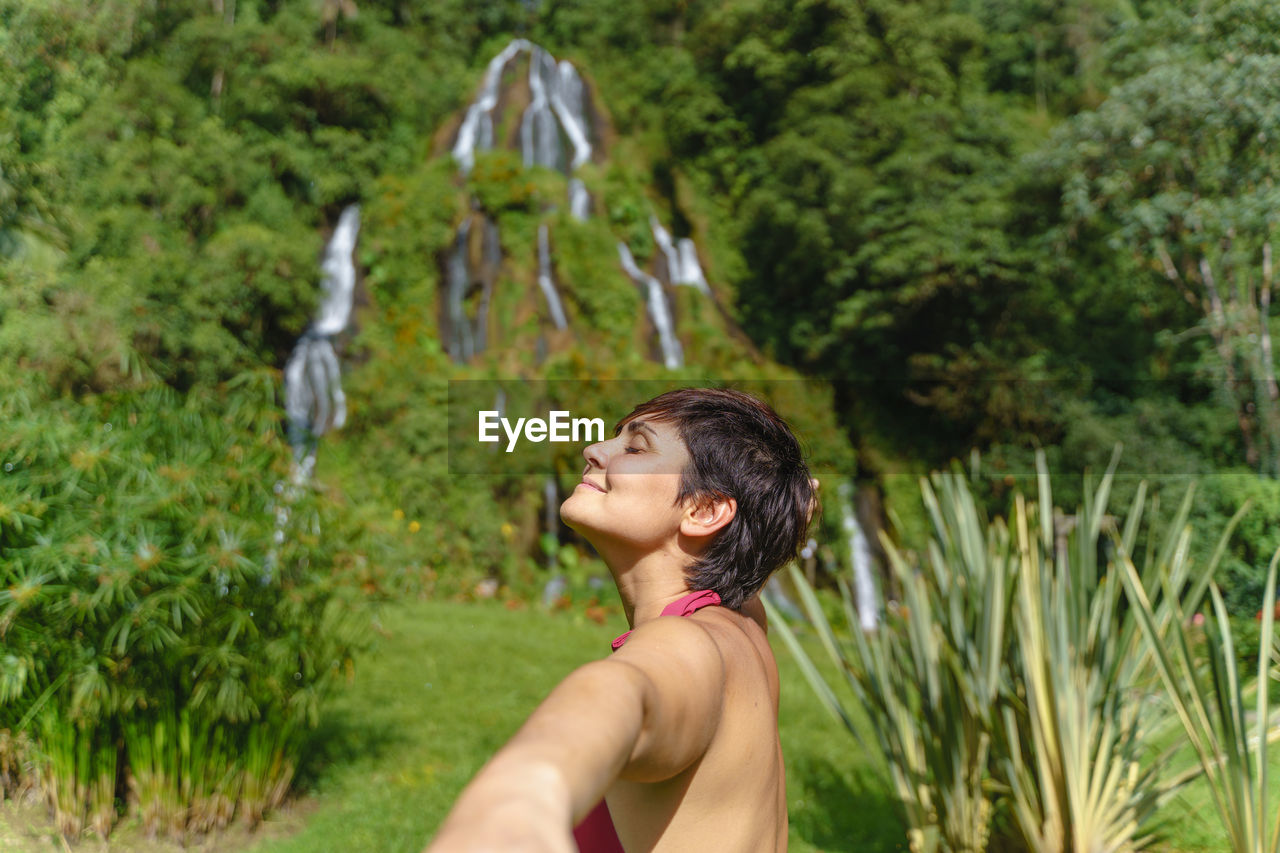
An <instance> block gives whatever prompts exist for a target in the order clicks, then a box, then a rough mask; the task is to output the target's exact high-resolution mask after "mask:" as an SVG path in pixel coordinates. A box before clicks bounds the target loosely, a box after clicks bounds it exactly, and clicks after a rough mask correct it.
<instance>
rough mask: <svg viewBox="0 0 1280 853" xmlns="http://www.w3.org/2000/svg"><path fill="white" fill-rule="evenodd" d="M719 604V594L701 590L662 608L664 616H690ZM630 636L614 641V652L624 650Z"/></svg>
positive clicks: (628, 632)
mask: <svg viewBox="0 0 1280 853" xmlns="http://www.w3.org/2000/svg"><path fill="white" fill-rule="evenodd" d="M719 603H720V594H719V593H718V592H712V591H711V590H709V589H700V590H698V591H697V592H691V593H689V594H688V595H686V596H685V597H684V598H679V599H676V600H675V601H673V602H671V603H670V604H668V605H667V606H666V607H664V608H662V615H663V616H689V615H691V614H693V613H697V612H698V611H699V610H701V609H702V608H704V607H715V606H716V605H718V604H719ZM630 636H631V632H630V631H627V632H626V633H625V634H623V635H622V636H620V637H618V638H617V639H616V640H614V641H613V644H612V645H613V650H614V651H615V652H616V651H617V650H618V649H620V648H622V647H623V646H624V645H625V644H626V642H627V638H628V637H630Z"/></svg>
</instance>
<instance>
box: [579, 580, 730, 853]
mask: <svg viewBox="0 0 1280 853" xmlns="http://www.w3.org/2000/svg"><path fill="white" fill-rule="evenodd" d="M719 603H720V595H719V594H718V593H715V592H712V591H711V590H709V589H704V590H699V591H697V592H691V593H689V594H688V595H686V596H685V597H684V598H681V599H678V600H676V601H673V602H671V603H670V604H668V605H667V606H666V607H664V608H662V615H663V616H688V615H690V614H691V613H696V612H698V611H699V610H701V609H702V608H704V607H715V606H716V605H718V604H719ZM630 636H631V632H630V631H627V632H626V633H625V634H623V635H622V636H620V637H618V638H617V639H616V640H614V641H613V650H614V651H615V652H616V651H617V650H618V649H620V648H622V646H623V644H625V643H626V642H627V638H628V637H630ZM573 840H574V841H576V842H578V850H579V853H626V851H624V850H623V849H622V842H621V841H619V840H618V832H617V830H615V829H614V828H613V817H612V816H611V815H610V814H609V804H608V803H606V802H605V801H604V800H603V799H602V800H600V802H599V803H597V804H596V807H595V808H594V809H592V810H591V813H590V814H589V815H587V816H586V817H585V818H584V819H583V821H582V823H580V824H578V825H577V826H576V827H575V828H574V830H573Z"/></svg>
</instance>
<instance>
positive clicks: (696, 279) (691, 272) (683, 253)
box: [676, 237, 711, 296]
mask: <svg viewBox="0 0 1280 853" xmlns="http://www.w3.org/2000/svg"><path fill="white" fill-rule="evenodd" d="M677 251H678V253H679V255H680V277H679V278H678V279H676V284H691V285H693V286H694V287H696V288H698V290H700V291H702V292H703V293H705V294H706V295H707V296H710V295H711V288H710V286H708V285H707V277H706V276H705V275H703V274H702V264H700V263H698V247H697V246H695V245H693V241H692V240H690V239H689V238H688V237H682V238H681V239H680V242H679V244H677Z"/></svg>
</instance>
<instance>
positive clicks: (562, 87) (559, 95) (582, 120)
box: [544, 52, 591, 170]
mask: <svg viewBox="0 0 1280 853" xmlns="http://www.w3.org/2000/svg"><path fill="white" fill-rule="evenodd" d="M544 53H545V52H544ZM549 58H550V57H549V56H548V59H549ZM557 68H558V71H559V74H558V80H557V83H558V85H556V86H553V87H552V88H551V92H550V93H549V94H550V98H551V108H552V109H553V110H555V111H556V115H557V116H559V117H560V124H561V125H562V126H563V127H564V132H565V135H566V136H568V137H569V142H570V143H572V145H573V162H572V163H570V164H569V169H570V170H573V169H577V168H578V167H579V166H581V165H582V164H583V163H585V162H587V161H588V160H590V159H591V142H590V141H589V140H588V139H587V131H586V127H587V122H586V114H585V113H584V112H583V100H584V99H583V97H582V78H581V77H579V76H578V71H577V69H576V68H574V67H573V65H572V64H570V63H569V61H568V60H561V62H560V65H559V66H557Z"/></svg>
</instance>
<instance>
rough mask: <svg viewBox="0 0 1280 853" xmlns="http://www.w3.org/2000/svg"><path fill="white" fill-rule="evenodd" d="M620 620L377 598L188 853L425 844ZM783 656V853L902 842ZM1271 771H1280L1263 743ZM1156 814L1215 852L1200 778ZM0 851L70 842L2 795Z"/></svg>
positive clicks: (87, 845) (132, 830)
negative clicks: (296, 775) (274, 779)
mask: <svg viewBox="0 0 1280 853" xmlns="http://www.w3.org/2000/svg"><path fill="white" fill-rule="evenodd" d="M624 629H625V624H624V623H623V622H622V619H621V617H619V616H615V617H613V620H612V621H611V622H609V623H608V624H605V625H598V624H595V623H593V622H591V621H589V620H587V619H586V618H585V617H584V616H582V615H580V614H576V613H556V614H549V613H545V612H543V611H541V610H538V609H534V608H527V609H520V610H508V609H506V608H505V607H503V606H501V605H499V604H495V603H484V604H460V603H451V602H438V601H410V602H398V603H395V604H392V605H387V606H384V607H382V608H381V609H380V611H379V614H378V634H377V638H376V642H375V645H374V647H373V648H372V649H371V650H370V651H369V652H368V653H366V654H365V655H364V656H363V658H362V659H361V660H360V661H359V662H358V664H357V667H356V676H355V680H354V681H353V682H352V683H351V684H349V685H347V686H346V687H345V688H344V689H343V690H342V691H341V692H340V693H339V694H337V695H336V696H334V697H333V698H332V699H331V700H330V702H329V703H328V706H327V713H326V716H325V720H324V722H323V724H322V727H321V729H320V730H319V731H318V732H317V736H316V738H315V746H314V748H313V749H312V751H311V753H310V755H309V758H308V763H307V764H306V765H305V766H304V767H303V768H302V770H301V775H300V784H301V787H302V792H303V793H302V796H301V797H300V798H299V799H298V800H297V801H295V802H294V803H293V804H292V805H291V806H289V807H288V808H286V809H285V810H283V811H282V812H279V813H277V814H276V815H274V816H272V817H271V818H270V819H269V820H268V821H267V822H266V824H265V825H264V826H263V827H261V828H259V829H258V830H257V831H256V832H254V833H252V834H248V833H245V832H244V831H243V830H242V829H240V828H237V829H235V830H233V831H231V832H229V833H227V834H224V835H222V836H219V837H217V838H214V839H207V840H205V841H204V842H203V843H202V844H197V845H195V849H204V850H220V851H222V850H227V851H238V853H304V851H306V852H307V853H310V851H333V850H342V851H378V852H379V853H381V851H417V850H421V849H422V847H423V846H424V845H425V843H426V842H427V840H428V839H430V837H431V835H432V832H433V831H434V829H435V827H436V826H437V825H438V824H439V822H440V820H441V819H442V818H443V816H444V814H445V813H446V812H447V810H448V808H449V805H450V804H451V802H452V801H453V798H454V797H455V796H456V795H457V793H458V791H459V790H460V789H461V787H462V786H463V785H464V784H465V783H466V781H467V780H468V779H470V777H471V776H472V775H473V774H474V773H475V772H476V770H477V769H479V767H480V765H481V764H483V763H484V761H485V760H486V759H487V758H488V756H489V755H491V754H492V752H493V751H494V750H495V749H497V748H498V746H500V745H501V744H502V743H503V742H504V741H505V740H506V738H507V737H509V736H510V735H511V734H512V733H513V732H514V731H515V729H516V728H517V727H518V726H519V725H520V723H521V721H522V720H523V719H524V717H525V715H526V714H527V713H528V712H529V711H530V710H531V709H532V708H533V706H534V705H536V704H537V702H538V701H539V700H540V699H541V698H542V697H543V696H544V695H545V694H546V692H547V691H548V690H549V689H550V688H551V687H552V686H553V685H554V683H555V682H556V681H557V680H558V679H560V678H561V677H563V676H564V675H565V674H567V673H568V672H569V671H570V670H572V669H573V668H574V667H575V666H577V665H579V664H581V663H583V662H585V661H588V660H591V659H593V658H598V657H601V656H603V654H604V653H605V652H607V650H608V641H609V640H610V639H611V638H612V637H613V636H614V635H615V634H617V633H619V632H621V631H622V630H624ZM779 651H780V654H779V655H778V663H779V667H780V669H781V673H782V721H781V729H782V741H783V749H784V752H785V755H786V760H787V795H788V806H789V810H790V817H791V850H793V851H797V852H798V853H813V851H898V850H904V849H905V847H906V845H905V840H904V838H903V830H902V828H901V825H900V824H899V823H898V820H897V817H896V815H895V812H894V809H893V804H892V801H891V800H890V797H889V793H888V789H887V785H886V783H885V781H884V779H883V776H882V775H880V773H879V772H878V762H879V758H878V757H877V756H875V755H868V754H866V753H864V751H863V750H862V749H861V748H860V747H859V746H858V744H857V742H856V741H855V740H854V739H853V738H851V737H850V736H849V735H848V734H847V733H846V732H845V731H844V730H843V728H841V727H840V726H839V725H838V724H836V723H835V722H834V721H832V720H831V719H830V718H829V717H828V716H827V715H826V713H825V712H824V711H823V710H822V709H821V708H820V707H819V706H818V704H817V702H816V700H814V698H813V697H812V696H811V694H810V691H809V688H808V685H807V684H806V683H805V682H804V679H803V677H802V676H801V674H800V672H799V671H798V669H797V668H796V667H795V665H794V663H793V662H792V660H791V658H790V657H789V655H787V654H786V652H785V650H781V649H780V650H779ZM1273 767H1274V768H1275V769H1274V771H1273V772H1275V773H1276V778H1280V754H1277V753H1275V752H1273ZM1273 787H1274V786H1273ZM1274 813H1275V812H1273V814H1274ZM1165 817H1166V823H1165V830H1166V836H1165V839H1164V840H1162V841H1161V842H1160V844H1158V845H1157V847H1156V848H1155V849H1156V850H1159V851H1165V853H1171V851H1179V853H1183V852H1184V851H1188V852H1189V851H1219V850H1226V849H1227V848H1226V847H1225V846H1224V845H1223V840H1222V830H1221V828H1220V826H1219V824H1218V819H1217V816H1216V814H1215V813H1214V811H1213V808H1212V804H1211V803H1210V802H1209V800H1208V795H1207V792H1206V791H1205V789H1204V786H1203V785H1202V784H1195V785H1192V786H1190V787H1189V788H1188V789H1187V790H1186V791H1185V792H1184V793H1183V794H1182V795H1181V796H1180V797H1179V798H1178V799H1176V800H1175V801H1174V802H1173V803H1172V804H1171V805H1170V806H1169V807H1168V808H1166V810H1165ZM76 847H77V849H82V850H93V851H96V850H113V851H124V850H129V851H134V850H136V851H144V853H173V851H176V850H179V849H181V848H178V847H177V846H176V845H172V844H168V843H159V842H151V841H148V840H146V839H145V838H143V837H142V836H141V834H140V832H139V830H138V827H137V826H134V825H131V824H129V823H128V822H125V824H124V825H122V826H120V827H119V828H118V829H117V831H116V832H115V833H114V834H113V835H112V838H111V843H110V844H109V845H104V844H102V843H101V842H98V841H95V840H86V841H85V842H83V843H82V844H79V845H76ZM0 848H2V849H4V850H14V851H24V853H25V851H47V850H65V849H67V848H65V847H64V846H63V844H62V842H61V841H59V840H56V837H55V836H54V834H53V833H52V831H51V829H50V827H49V825H48V822H47V820H45V819H44V818H43V812H42V811H41V810H40V809H39V808H38V807H27V808H20V807H17V806H15V805H14V804H12V803H9V804H3V806H0ZM187 849H192V848H187Z"/></svg>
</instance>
